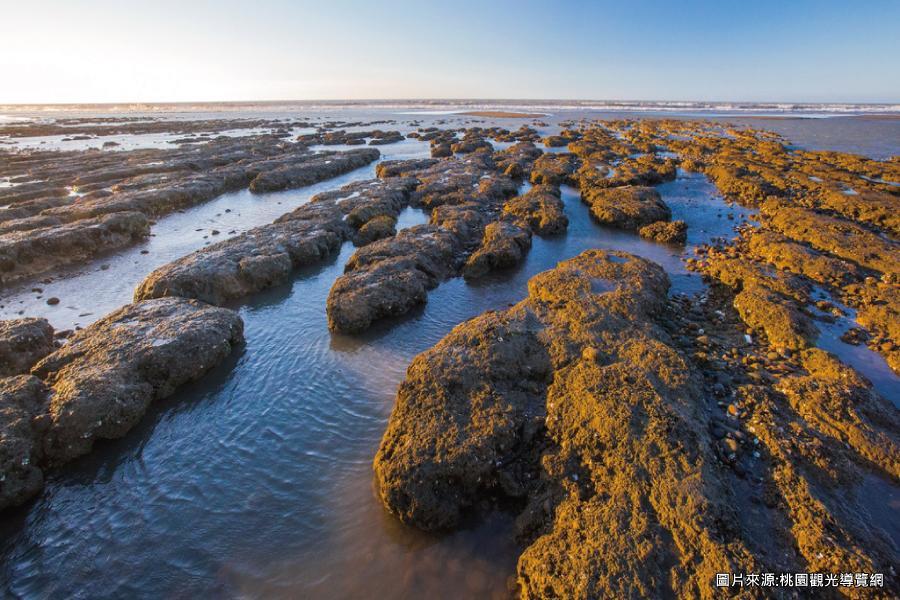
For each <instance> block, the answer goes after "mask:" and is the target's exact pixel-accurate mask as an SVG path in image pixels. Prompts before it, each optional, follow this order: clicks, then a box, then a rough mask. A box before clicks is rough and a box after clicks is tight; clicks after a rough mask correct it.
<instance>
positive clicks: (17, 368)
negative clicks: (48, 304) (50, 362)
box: [0, 318, 55, 377]
mask: <svg viewBox="0 0 900 600" xmlns="http://www.w3.org/2000/svg"><path fill="white" fill-rule="evenodd" d="M54 349H55V346H54V344H53V327H51V326H50V323H48V322H47V320H46V319H33V318H26V319H15V320H12V321H0V377H9V376H10V375H20V374H22V373H27V372H28V370H29V369H31V367H32V366H33V365H34V363H36V362H37V361H39V360H40V359H42V358H44V357H45V356H47V355H48V354H50V353H51V352H52V351H53V350H54Z"/></svg>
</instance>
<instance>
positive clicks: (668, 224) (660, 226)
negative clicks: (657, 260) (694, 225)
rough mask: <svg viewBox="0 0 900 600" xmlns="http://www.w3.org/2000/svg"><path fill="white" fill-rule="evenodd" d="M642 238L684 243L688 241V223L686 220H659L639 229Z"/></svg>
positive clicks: (667, 242)
mask: <svg viewBox="0 0 900 600" xmlns="http://www.w3.org/2000/svg"><path fill="white" fill-rule="evenodd" d="M638 234H639V235H640V236H641V237H642V238H647V239H650V240H653V241H654V242H661V243H663V244H684V243H685V242H686V241H687V223H685V222H684V221H657V222H655V223H650V224H649V225H645V226H643V227H641V228H640V229H639V230H638Z"/></svg>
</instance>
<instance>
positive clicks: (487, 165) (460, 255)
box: [326, 151, 530, 333]
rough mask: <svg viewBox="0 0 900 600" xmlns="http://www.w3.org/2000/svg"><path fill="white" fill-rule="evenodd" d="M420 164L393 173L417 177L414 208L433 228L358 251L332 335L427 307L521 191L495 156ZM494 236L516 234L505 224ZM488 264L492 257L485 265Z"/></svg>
mask: <svg viewBox="0 0 900 600" xmlns="http://www.w3.org/2000/svg"><path fill="white" fill-rule="evenodd" d="M507 158H508V155H507ZM419 164H421V163H420V162H419V161H409V162H408V163H407V165H402V164H398V165H394V166H392V168H391V172H393V173H397V174H401V175H405V176H409V177H414V178H415V180H416V182H417V184H416V186H415V189H414V190H413V191H412V193H411V198H410V204H413V205H417V206H422V207H425V208H428V209H430V210H431V218H430V223H429V224H427V225H418V226H415V227H410V228H409V229H405V230H403V231H401V232H400V233H398V234H397V235H396V236H394V237H390V238H386V239H382V240H379V241H377V242H375V243H373V244H369V245H368V246H365V247H363V248H360V249H359V250H357V251H356V253H355V254H354V255H353V256H352V257H351V258H350V260H349V261H348V262H347V265H346V267H345V269H344V271H345V272H344V275H342V276H341V277H339V278H338V279H337V281H335V283H334V285H333V286H332V288H331V291H330V292H329V294H328V302H327V305H326V312H327V314H328V325H329V328H331V329H332V330H333V331H340V332H345V333H355V332H359V331H362V330H364V329H367V328H368V327H370V326H371V325H372V323H374V322H375V321H378V320H380V319H383V318H386V317H395V316H400V315H403V314H406V313H407V312H409V311H410V310H412V308H413V307H415V306H417V305H420V304H423V303H424V302H425V301H426V300H427V294H428V290H430V289H433V288H434V287H436V286H437V285H438V284H439V283H440V282H441V281H443V280H445V279H448V278H449V277H453V276H456V275H459V274H460V270H461V269H462V267H463V265H464V264H465V263H466V260H467V259H468V256H469V255H470V254H471V253H472V252H473V251H474V250H475V248H476V247H477V246H478V244H479V243H480V242H481V241H482V238H483V236H484V235H485V226H486V225H487V224H488V223H490V222H491V221H493V220H496V219H498V218H499V217H500V214H501V210H502V207H503V204H504V201H505V200H506V199H507V198H509V197H510V196H512V195H513V194H514V193H515V191H516V185H515V184H514V183H513V181H512V180H511V179H509V178H508V177H506V176H503V175H499V174H497V173H496V170H495V169H496V164H495V163H494V161H493V158H492V156H491V154H490V153H488V152H483V151H479V152H474V153H470V154H467V155H465V156H464V157H461V158H453V159H448V160H442V161H439V162H436V163H434V164H432V165H431V166H428V167H427V168H425V169H417V168H416V167H418V166H419ZM388 181H390V180H388ZM494 230H495V232H496V233H498V234H501V235H502V233H501V232H510V231H511V229H510V228H508V227H507V228H501V227H500V226H497V227H495V228H494ZM527 237H529V238H530V231H529V232H528V233H527ZM488 264H491V263H490V260H487V259H485V262H484V263H483V265H482V266H485V265H488Z"/></svg>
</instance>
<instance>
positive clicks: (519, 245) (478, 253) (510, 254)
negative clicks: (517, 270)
mask: <svg viewBox="0 0 900 600" xmlns="http://www.w3.org/2000/svg"><path fill="white" fill-rule="evenodd" d="M530 248H531V229H529V228H527V227H521V226H519V225H516V224H514V223H510V222H508V221H494V222H493V223H489V224H488V225H487V226H486V227H485V228H484V237H483V238H482V240H481V245H480V246H479V247H478V249H477V250H475V252H473V253H472V254H471V255H470V256H469V259H468V260H467V261H466V264H465V265H464V266H463V269H462V274H463V276H464V277H465V278H467V279H471V278H477V277H482V276H484V275H486V274H488V273H490V272H491V271H496V270H499V269H506V268H509V267H512V266H515V265H517V264H519V263H520V262H522V260H524V258H525V255H526V254H527V253H528V250H529V249H530Z"/></svg>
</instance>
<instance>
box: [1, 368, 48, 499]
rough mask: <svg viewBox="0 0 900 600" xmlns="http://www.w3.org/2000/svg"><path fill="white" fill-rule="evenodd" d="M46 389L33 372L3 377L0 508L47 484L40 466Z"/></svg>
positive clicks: (28, 495)
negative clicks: (32, 374) (42, 419)
mask: <svg viewBox="0 0 900 600" xmlns="http://www.w3.org/2000/svg"><path fill="white" fill-rule="evenodd" d="M46 411H47V389H46V387H45V386H44V384H43V383H42V382H41V381H40V380H39V379H37V378H36V377H32V376H30V375H19V376H16V377H6V378H0V509H4V508H6V507H8V506H18V505H19V504H22V503H23V502H25V501H26V500H28V499H29V498H31V497H32V496H34V495H35V494H37V493H38V492H39V491H41V489H42V488H43V487H44V474H43V471H41V468H40V466H39V464H40V463H39V461H40V459H41V456H42V451H41V447H40V437H41V435H42V433H43V430H44V428H45V425H46V420H44V421H41V420H40V419H38V416H39V415H42V414H46Z"/></svg>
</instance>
